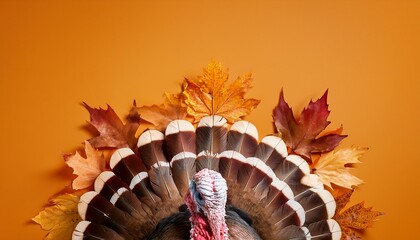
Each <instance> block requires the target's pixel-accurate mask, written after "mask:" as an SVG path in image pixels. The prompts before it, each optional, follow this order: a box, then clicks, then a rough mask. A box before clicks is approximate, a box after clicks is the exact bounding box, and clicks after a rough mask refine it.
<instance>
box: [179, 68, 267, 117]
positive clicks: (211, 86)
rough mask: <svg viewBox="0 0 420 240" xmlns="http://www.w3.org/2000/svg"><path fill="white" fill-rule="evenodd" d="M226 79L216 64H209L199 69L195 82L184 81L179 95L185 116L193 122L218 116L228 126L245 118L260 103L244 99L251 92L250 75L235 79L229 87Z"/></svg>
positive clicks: (226, 76) (255, 100) (223, 72)
mask: <svg viewBox="0 0 420 240" xmlns="http://www.w3.org/2000/svg"><path fill="white" fill-rule="evenodd" d="M228 80H229V75H228V72H227V71H224V70H223V69H222V65H221V64H220V63H219V62H216V61H212V62H210V63H209V64H208V66H207V67H206V68H204V69H203V75H202V76H200V77H198V78H197V79H194V80H190V79H186V80H185V81H186V86H185V88H184V91H183V94H184V96H185V103H186V104H187V106H188V108H187V112H188V114H189V115H191V116H193V117H194V118H195V120H196V121H198V120H199V119H201V118H202V117H204V116H208V115H220V116H223V117H224V118H226V120H227V121H228V122H234V121H236V120H239V119H241V118H242V117H244V116H246V115H248V114H249V113H250V112H251V111H252V110H253V109H254V108H255V107H256V106H257V105H258V104H259V103H260V100H257V99H253V98H248V99H245V94H246V93H247V92H248V90H249V89H250V88H251V83H252V77H251V74H248V75H245V76H242V77H238V78H237V79H236V80H235V81H233V82H232V83H231V84H230V85H229V86H227V82H228Z"/></svg>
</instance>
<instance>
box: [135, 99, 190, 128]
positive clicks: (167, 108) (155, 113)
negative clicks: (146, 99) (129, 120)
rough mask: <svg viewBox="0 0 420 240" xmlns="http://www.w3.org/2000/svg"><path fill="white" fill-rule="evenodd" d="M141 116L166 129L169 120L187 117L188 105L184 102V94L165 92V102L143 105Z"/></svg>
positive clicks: (139, 109) (140, 109) (140, 110)
mask: <svg viewBox="0 0 420 240" xmlns="http://www.w3.org/2000/svg"><path fill="white" fill-rule="evenodd" d="M138 111H139V113H140V118H141V119H142V120H144V121H146V122H149V123H151V124H153V125H154V126H156V128H157V129H159V130H164V129H165V128H166V126H167V125H168V123H169V122H171V121H173V120H176V119H185V118H186V116H187V106H186V105H185V103H184V95H183V94H182V93H181V94H169V93H166V94H165V100H164V103H163V104H161V105H152V106H141V107H139V108H138Z"/></svg>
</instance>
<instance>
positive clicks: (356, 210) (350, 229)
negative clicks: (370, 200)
mask: <svg viewBox="0 0 420 240" xmlns="http://www.w3.org/2000/svg"><path fill="white" fill-rule="evenodd" d="M352 194H353V191H350V190H349V191H347V192H345V193H344V194H342V195H340V196H337V197H336V204H337V208H336V214H335V216H334V217H333V218H334V219H335V220H336V221H337V222H338V224H340V227H341V232H342V236H341V239H342V240H360V239H362V235H361V233H362V232H363V231H364V230H365V229H366V228H368V227H371V226H372V224H373V222H374V221H376V220H377V218H378V217H379V216H381V215H383V214H384V213H382V212H378V211H372V207H369V208H366V207H364V202H361V203H358V204H356V205H354V206H351V207H349V208H348V209H347V210H345V211H342V210H343V209H344V207H345V206H346V205H347V203H348V202H349V200H350V197H351V195H352Z"/></svg>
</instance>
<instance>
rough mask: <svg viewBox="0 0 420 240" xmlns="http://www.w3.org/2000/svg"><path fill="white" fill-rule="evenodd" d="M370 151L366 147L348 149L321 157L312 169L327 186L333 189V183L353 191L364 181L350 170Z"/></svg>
mask: <svg viewBox="0 0 420 240" xmlns="http://www.w3.org/2000/svg"><path fill="white" fill-rule="evenodd" d="M367 150H368V148H364V147H347V148H343V149H340V150H335V151H331V152H329V153H327V154H323V155H321V157H320V158H319V160H318V161H316V162H315V163H314V164H313V165H312V169H313V171H314V173H315V174H317V175H318V176H319V178H320V180H321V181H322V183H324V184H325V185H327V186H329V187H330V188H332V186H331V183H334V184H336V185H338V186H342V187H345V188H348V189H351V188H352V186H357V185H359V184H361V183H363V181H362V180H361V179H359V178H357V177H355V176H353V175H352V174H351V173H350V172H349V170H350V169H351V168H352V167H351V165H352V164H354V163H360V161H359V158H360V157H361V156H362V155H363V153H365V152H366V151H367Z"/></svg>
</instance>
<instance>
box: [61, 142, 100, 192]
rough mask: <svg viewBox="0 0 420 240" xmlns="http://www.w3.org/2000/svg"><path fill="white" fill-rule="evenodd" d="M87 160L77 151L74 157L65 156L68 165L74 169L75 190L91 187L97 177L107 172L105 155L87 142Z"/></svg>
mask: <svg viewBox="0 0 420 240" xmlns="http://www.w3.org/2000/svg"><path fill="white" fill-rule="evenodd" d="M85 152H86V158H84V157H82V156H81V155H80V154H79V153H78V152H77V151H76V153H75V154H73V155H65V156H64V160H65V161H66V164H67V165H68V166H69V167H71V168H73V174H76V175H77V177H76V179H74V180H73V183H72V187H73V189H75V190H78V189H83V188H87V187H90V186H91V185H92V184H93V182H94V181H95V179H96V177H97V176H98V175H99V174H100V173H101V172H103V171H104V170H105V159H104V157H103V155H102V154H101V153H100V152H99V151H98V150H96V149H95V148H94V147H92V145H91V144H90V143H89V142H88V141H86V142H85Z"/></svg>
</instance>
